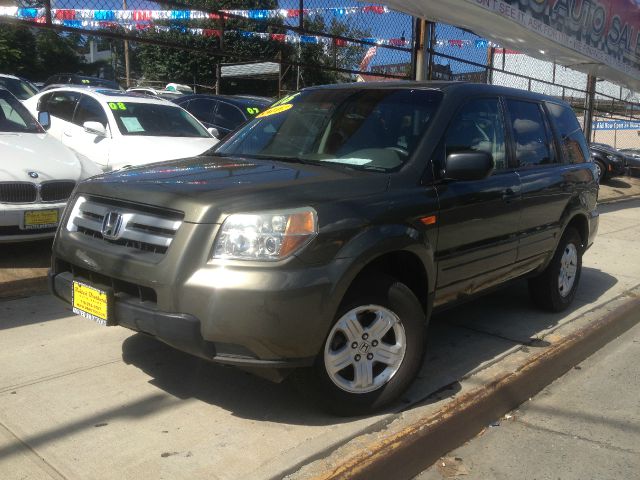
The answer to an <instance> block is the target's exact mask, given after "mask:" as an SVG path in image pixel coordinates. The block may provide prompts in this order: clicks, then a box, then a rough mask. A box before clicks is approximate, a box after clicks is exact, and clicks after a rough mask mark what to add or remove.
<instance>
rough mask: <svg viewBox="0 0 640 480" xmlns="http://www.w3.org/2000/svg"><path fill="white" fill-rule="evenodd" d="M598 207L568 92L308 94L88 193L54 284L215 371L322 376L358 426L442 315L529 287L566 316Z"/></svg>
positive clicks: (406, 380) (408, 374)
mask: <svg viewBox="0 0 640 480" xmlns="http://www.w3.org/2000/svg"><path fill="white" fill-rule="evenodd" d="M597 194H598V184H597V182H596V178H595V167H594V165H593V163H591V162H589V150H588V147H587V144H586V142H585V139H584V136H583V135H582V132H581V130H580V128H579V125H578V122H577V120H576V117H575V115H574V114H573V112H572V111H571V108H570V107H569V106H568V105H567V104H565V103H563V102H561V101H559V100H557V99H554V98H551V97H546V96H542V95H537V94H533V93H528V92H524V91H520V90H513V89H508V88H501V87H495V86H489V85H477V84H463V83H388V84H385V85H380V84H364V85H363V84H354V85H336V86H328V87H317V88H309V89H305V90H303V91H301V92H299V93H296V94H295V95H291V96H289V97H287V98H284V99H282V100H281V101H280V102H277V103H276V104H275V105H273V106H272V107H271V108H269V109H268V110H266V111H264V112H262V113H260V114H258V115H257V116H256V117H255V118H254V119H253V120H251V121H250V122H249V123H247V124H246V125H245V126H244V127H243V128H241V129H240V130H239V131H237V132H236V133H234V134H233V135H232V136H230V137H229V138H228V139H227V140H226V141H224V142H223V143H222V144H220V145H219V146H218V147H217V148H216V149H215V151H212V152H210V153H208V154H205V155H202V156H199V157H196V158H189V159H185V160H180V161H172V162H164V163H157V164H152V165H146V166H144V167H143V168H134V169H127V170H121V171H117V172H113V173H110V174H105V175H103V176H99V177H94V178H92V179H90V180H88V181H85V182H83V183H81V184H80V185H79V186H78V188H77V189H76V191H75V193H74V196H73V197H72V199H71V200H70V202H69V206H68V208H67V210H66V212H65V214H64V218H63V220H62V222H61V226H60V228H59V230H58V233H57V236H56V240H55V244H54V247H53V264H52V269H51V273H50V282H51V290H52V291H53V292H54V294H55V295H57V296H58V297H60V298H62V299H63V300H65V301H66V302H69V303H71V304H72V305H73V309H74V311H75V312H76V313H78V314H80V315H83V316H85V317H87V318H90V319H93V320H96V321H97V322H98V323H101V324H104V325H121V326H124V327H127V328H130V329H132V330H136V331H139V332H144V333H146V334H149V335H152V336H154V337H156V338H158V339H159V340H162V341H164V342H166V343H168V344H170V345H173V346H174V347H176V348H179V349H181V350H184V351H186V352H190V353H192V354H194V355H198V356H200V357H202V358H205V359H208V360H213V361H216V362H220V363H225V364H230V365H236V366H239V367H244V368H250V369H253V370H256V369H263V370H262V372H263V373H264V374H265V375H266V374H267V372H269V373H270V374H271V376H272V377H273V378H282V376H283V375H284V374H286V373H287V372H289V371H290V370H291V369H293V368H294V367H312V368H311V369H310V373H311V376H312V378H313V379H314V382H315V385H316V387H317V388H318V389H319V390H320V392H321V394H320V395H318V396H319V398H322V399H323V400H325V403H326V404H327V405H328V406H329V407H330V408H331V409H333V410H334V411H337V412H339V413H346V414H353V413H366V412H371V411H374V410H376V409H379V408H380V407H382V406H384V405H386V404H388V403H389V402H391V401H392V400H394V399H396V398H397V397H398V396H399V395H400V394H401V392H402V391H403V390H404V389H406V388H407V386H408V385H409V384H410V382H411V381H412V379H413V377H414V376H415V374H416V372H417V370H418V368H419V366H420V363H421V359H422V356H423V353H424V345H425V334H426V331H427V322H428V320H429V317H430V315H431V313H432V311H433V310H434V309H436V308H440V307H442V306H444V305H448V304H451V303H452V302H457V301H462V300H466V299H468V298H470V297H473V296H474V295H476V294H480V293H482V292H484V291H486V290H487V289H490V288H492V287H495V286H496V285H499V284H503V283H505V282H507V281H509V280H511V279H514V278H517V277H522V276H528V277H529V285H530V290H531V293H532V296H533V299H534V300H535V302H536V303H537V304H539V305H540V306H542V307H544V308H546V309H548V310H553V311H559V310H562V309H564V308H565V307H567V306H568V305H569V304H570V303H571V301H572V299H573V297H574V295H575V292H576V289H577V287H578V282H579V279H580V270H581V258H582V254H583V252H584V251H585V250H586V249H587V248H588V247H589V246H590V245H591V243H592V242H593V238H594V236H595V234H596V230H597V225H598V214H597V213H596V199H597ZM276 374H277V375H276Z"/></svg>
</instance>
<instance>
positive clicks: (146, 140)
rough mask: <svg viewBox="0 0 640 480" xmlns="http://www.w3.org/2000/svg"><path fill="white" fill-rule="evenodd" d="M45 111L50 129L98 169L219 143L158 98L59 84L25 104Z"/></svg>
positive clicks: (180, 154) (195, 152)
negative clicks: (49, 121)
mask: <svg viewBox="0 0 640 480" xmlns="http://www.w3.org/2000/svg"><path fill="white" fill-rule="evenodd" d="M25 105H26V107H27V108H28V109H29V111H30V112H31V113H33V114H34V115H37V114H38V113H39V112H49V114H50V115H51V127H50V129H49V133H51V134H52V135H53V136H54V137H56V138H58V139H59V140H60V141H61V142H62V143H63V144H65V145H66V146H67V147H69V148H71V149H72V150H74V151H75V152H77V153H78V154H79V155H82V156H84V157H86V158H88V159H90V160H92V161H93V162H95V163H96V164H98V166H100V168H102V170H103V171H109V170H115V169H119V168H122V167H126V166H134V165H142V164H145V163H151V162H159V161H164V160H174V159H178V158H185V157H193V156H196V155H199V154H201V153H204V152H205V151H207V150H209V149H210V148H211V147H213V146H214V145H215V144H216V143H218V139H217V138H215V136H214V134H215V132H213V133H214V134H212V133H211V132H212V131H213V130H212V131H208V130H207V129H206V128H205V127H204V126H203V125H202V124H201V123H200V122H199V121H198V120H197V119H196V118H195V117H194V116H192V115H191V114H190V113H188V112H187V111H186V110H184V109H182V108H180V107H178V106H177V105H176V104H174V103H171V102H169V101H167V100H162V99H159V98H152V97H145V96H141V95H136V94H127V93H124V92H120V91H116V90H107V89H100V88H97V89H95V88H82V87H80V88H78V87H61V88H55V89H52V90H49V91H46V92H43V93H39V94H37V95H34V96H33V97H31V98H30V99H29V100H27V101H26V102H25Z"/></svg>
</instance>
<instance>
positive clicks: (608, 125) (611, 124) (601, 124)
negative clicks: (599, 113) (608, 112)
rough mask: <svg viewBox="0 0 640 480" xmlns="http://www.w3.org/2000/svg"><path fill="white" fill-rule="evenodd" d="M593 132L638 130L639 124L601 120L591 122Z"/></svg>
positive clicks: (639, 128)
mask: <svg viewBox="0 0 640 480" xmlns="http://www.w3.org/2000/svg"><path fill="white" fill-rule="evenodd" d="M593 129H594V130H640V122H627V121H625V120H602V121H596V122H593Z"/></svg>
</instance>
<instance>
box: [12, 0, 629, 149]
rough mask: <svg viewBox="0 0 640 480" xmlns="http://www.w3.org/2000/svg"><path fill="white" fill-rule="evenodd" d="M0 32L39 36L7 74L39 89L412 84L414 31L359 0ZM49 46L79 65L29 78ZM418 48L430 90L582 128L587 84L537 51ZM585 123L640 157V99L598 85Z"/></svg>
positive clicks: (440, 29) (118, 8)
mask: <svg viewBox="0 0 640 480" xmlns="http://www.w3.org/2000/svg"><path fill="white" fill-rule="evenodd" d="M0 22H1V23H2V25H3V27H2V31H0V47H2V39H3V35H5V43H6V44H8V45H9V47H10V46H11V41H12V40H11V39H9V41H8V43H7V40H6V39H7V38H8V37H7V35H8V33H7V32H8V31H9V29H13V30H15V31H21V32H22V34H21V35H22V37H27V36H28V35H27V34H26V33H24V32H30V31H33V30H34V27H41V29H40V30H41V31H38V32H37V33H36V34H35V37H36V38H35V39H34V40H33V41H31V43H29V39H28V38H22V37H20V35H17V36H16V37H15V38H20V41H24V42H26V43H25V46H24V47H21V48H22V50H24V52H22V53H23V54H22V59H21V60H20V59H19V58H18V57H20V54H19V53H20V52H18V54H15V56H16V57H17V58H18V60H17V61H16V62H14V64H13V65H14V67H15V68H14V70H15V72H14V73H18V74H23V76H27V77H29V76H31V77H32V78H35V77H37V78H35V79H37V80H45V78H44V76H45V73H46V74H47V75H48V74H51V73H61V71H55V72H54V70H56V69H64V68H69V69H75V70H76V71H80V72H83V73H86V74H89V75H96V76H101V77H105V78H113V79H116V80H118V81H119V82H120V84H121V85H123V86H125V85H126V86H136V85H145V86H153V87H159V88H163V87H164V86H165V85H166V84H167V83H169V82H175V83H179V84H185V85H188V86H190V87H191V88H192V89H193V90H195V91H198V92H219V93H229V94H234V93H251V94H258V95H268V96H273V97H277V96H281V95H284V94H285V93H287V92H288V91H294V90H297V89H299V88H303V87H305V86H310V85H317V84H325V83H338V82H354V81H382V80H395V79H410V78H413V77H414V75H415V67H416V62H415V58H416V52H415V48H416V43H417V42H416V38H415V32H416V27H415V20H414V19H413V18H412V17H410V16H409V15H405V14H402V13H398V12H395V11H393V10H390V9H388V8H387V7H385V6H383V5H379V4H366V3H362V2H357V1H354V0H231V1H214V0H190V1H189V0H176V1H170V0H169V1H157V2H152V1H148V0H93V1H80V0H44V1H43V0H18V1H15V2H14V1H11V0H0ZM14 41H15V40H14ZM56 41H57V42H63V43H64V44H65V45H66V47H68V48H71V49H72V50H74V51H75V52H80V53H81V55H82V56H81V58H82V60H81V61H80V62H79V63H77V64H76V65H75V66H74V63H73V61H72V59H68V62H66V63H65V61H63V60H64V58H66V57H64V56H62V55H61V53H60V52H61V51H62V46H56V48H57V49H58V50H55V51H54V52H50V53H53V54H56V55H58V58H60V59H61V60H60V63H59V64H57V65H48V66H47V65H41V66H40V67H39V69H38V68H36V67H34V66H33V65H32V63H33V62H34V60H33V59H34V58H37V56H38V55H37V52H35V51H34V53H31V51H30V50H29V48H31V47H30V46H32V44H33V45H36V46H37V45H40V44H42V46H43V48H44V47H49V48H53V47H52V45H54V44H55V42H56ZM39 42H40V43H39ZM425 43H426V49H427V51H428V53H429V62H428V63H429V64H428V75H427V77H428V78H429V79H434V80H454V81H455V80H458V81H471V82H481V83H491V84H496V85H504V86H509V87H515V88H520V89H525V90H530V91H533V92H539V93H543V94H547V95H553V96H556V97H558V98H562V99H564V100H566V101H568V102H569V103H571V105H572V106H573V107H574V109H575V111H576V114H577V116H578V118H579V119H580V120H581V121H582V122H584V117H585V115H584V108H585V105H586V103H585V100H586V99H587V98H588V95H589V93H588V84H587V82H588V77H587V75H586V74H584V73H581V72H578V71H576V70H573V69H571V68H568V67H564V66H561V65H557V64H555V63H554V62H553V61H551V60H544V52H543V51H541V52H540V54H541V58H542V59H539V58H533V57H530V56H527V55H524V54H523V53H521V52H518V51H514V50H509V49H505V48H502V47H501V46H500V45H496V44H493V43H491V42H489V41H487V40H486V39H483V38H481V37H479V36H477V35H475V34H474V33H472V32H470V31H467V30H463V29H460V28H457V27H455V26H452V25H446V24H435V25H433V26H432V28H431V29H430V33H429V35H428V36H427V38H426V39H425ZM54 46H55V45H54ZM10 50H11V49H10V48H9V51H10ZM18 50H20V49H18ZM0 51H2V49H1V48H0ZM67 65H68V67H66V66H67ZM29 68H32V71H33V72H36V73H31V75H30V74H29V73H30V72H29ZM592 114H593V124H592V125H593V128H592V133H591V138H590V141H596V142H601V143H607V144H610V145H612V146H615V147H618V148H623V147H637V146H640V136H639V135H640V123H639V122H640V118H639V117H640V96H639V95H638V94H637V93H635V92H632V91H630V90H628V89H626V88H623V87H620V86H619V85H615V84H613V83H611V82H608V81H605V80H602V81H600V80H599V81H597V82H596V86H595V95H594V102H593V112H592Z"/></svg>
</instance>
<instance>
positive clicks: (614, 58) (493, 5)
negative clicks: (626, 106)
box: [385, 0, 640, 89]
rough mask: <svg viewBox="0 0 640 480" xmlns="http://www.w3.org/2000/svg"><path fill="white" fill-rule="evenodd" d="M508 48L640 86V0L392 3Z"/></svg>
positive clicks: (421, 0)
mask: <svg viewBox="0 0 640 480" xmlns="http://www.w3.org/2000/svg"><path fill="white" fill-rule="evenodd" d="M385 3H386V4H387V5H389V6H390V7H392V8H396V9H399V10H403V11H405V12H407V13H411V14H413V15H417V16H420V17H423V18H427V19H431V20H435V21H442V22H446V23H450V24H452V25H456V26H460V27H465V28H468V29H469V30H472V31H474V32H475V33H477V34H478V35H482V36H484V37H486V38H489V39H491V40H493V41H495V42H496V43H498V44H500V45H501V46H503V47H508V48H512V49H515V50H519V51H523V52H526V53H529V54H530V55H533V56H537V57H541V58H544V59H549V60H554V59H555V60H556V61H557V62H558V63H560V64H563V65H567V66H570V67H572V68H576V69H578V70H582V71H585V72H587V73H592V74H595V75H598V76H600V77H604V78H607V79H609V80H614V81H615V80H619V81H622V82H624V83H626V84H628V86H630V87H631V88H635V89H637V88H638V87H640V6H639V3H640V2H639V1H638V0H439V1H437V2H435V1H432V0H389V1H387V2H385Z"/></svg>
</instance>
